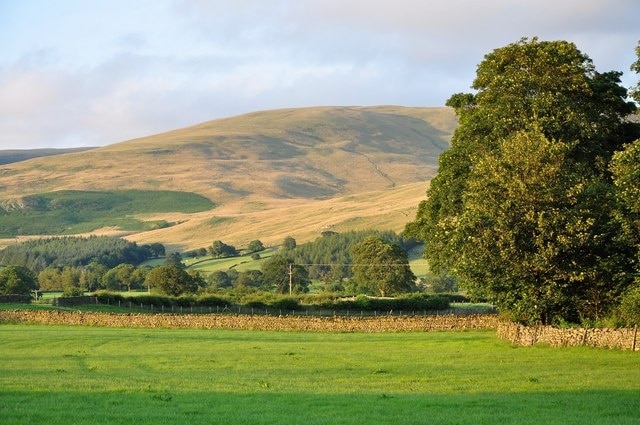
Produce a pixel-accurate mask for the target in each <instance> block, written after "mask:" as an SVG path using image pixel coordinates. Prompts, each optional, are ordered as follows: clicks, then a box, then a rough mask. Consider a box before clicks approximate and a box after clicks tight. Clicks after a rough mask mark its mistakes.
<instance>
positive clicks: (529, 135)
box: [406, 38, 639, 321]
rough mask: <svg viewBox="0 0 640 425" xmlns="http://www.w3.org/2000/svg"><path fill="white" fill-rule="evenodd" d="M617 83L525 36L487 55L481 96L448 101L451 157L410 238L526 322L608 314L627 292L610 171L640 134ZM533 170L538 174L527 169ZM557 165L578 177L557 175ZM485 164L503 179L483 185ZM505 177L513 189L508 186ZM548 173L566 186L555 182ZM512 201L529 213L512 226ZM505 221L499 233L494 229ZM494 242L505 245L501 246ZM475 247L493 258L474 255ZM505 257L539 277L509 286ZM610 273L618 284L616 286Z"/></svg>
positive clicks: (523, 274) (479, 81)
mask: <svg viewBox="0 0 640 425" xmlns="http://www.w3.org/2000/svg"><path fill="white" fill-rule="evenodd" d="M620 75H621V74H620V73H619V72H606V73H599V72H597V71H596V70H595V68H594V67H593V64H592V62H591V59H589V57H588V56H586V55H584V54H583V53H581V52H580V51H579V50H578V49H577V48H576V47H575V45H573V44H572V43H568V42H565V41H552V42H541V41H538V39H536V38H534V39H531V40H528V39H522V40H520V42H518V43H514V44H510V45H508V46H506V47H503V48H499V49H496V50H494V51H493V52H492V53H490V54H488V55H486V56H485V58H484V60H483V61H482V62H481V63H480V65H479V66H478V70H477V76H476V79H475V80H474V83H473V86H472V87H473V88H474V89H475V90H476V93H475V94H456V95H453V96H452V97H451V98H450V99H449V101H448V102H447V104H448V105H449V106H451V107H453V108H454V109H455V111H456V114H457V115H458V117H459V126H458V128H457V129H456V132H455V133H454V136H453V139H452V144H451V148H450V149H449V150H448V151H446V152H445V153H443V154H442V155H441V157H440V169H439V172H438V175H437V176H436V178H434V179H433V180H432V182H431V185H430V187H429V190H428V192H427V195H428V196H427V199H426V200H425V201H423V202H421V203H420V205H419V207H418V213H417V215H416V219H415V221H414V222H412V223H410V224H409V225H407V227H406V234H407V235H409V236H412V237H414V238H416V239H418V240H422V241H424V242H425V243H426V248H425V258H427V259H428V260H429V262H430V266H431V268H432V270H434V271H435V272H436V273H446V272H452V273H454V274H456V275H458V277H461V280H460V283H461V285H463V286H465V287H467V289H470V290H472V291H474V292H476V293H480V292H482V291H486V293H487V294H489V295H491V296H492V297H494V300H495V301H496V302H498V303H500V304H501V305H502V306H503V307H504V308H507V309H510V310H513V311H514V313H515V315H516V316H518V317H521V318H523V317H526V319H525V320H528V321H536V320H541V321H545V320H553V318H554V317H561V318H565V319H568V320H575V319H576V315H579V316H581V317H593V315H596V316H597V315H599V314H600V313H601V312H602V311H603V308H606V306H607V304H608V303H610V302H611V300H612V299H614V298H615V297H616V294H619V292H620V290H621V289H622V288H623V287H624V286H625V285H626V284H628V279H627V278H626V277H624V275H625V274H626V273H627V272H628V270H627V269H628V265H629V262H628V259H627V258H625V257H626V255H627V252H628V239H627V238H626V237H623V238H622V239H621V238H620V233H619V231H620V226H619V224H618V223H616V220H615V219H614V218H612V215H611V211H612V210H614V209H615V208H614V207H615V202H614V200H613V199H612V198H611V196H610V192H611V191H610V189H611V188H610V186H609V176H608V170H607V164H608V162H609V160H610V159H611V157H612V155H613V153H614V152H615V151H616V150H618V149H620V148H621V147H622V146H623V145H624V144H625V143H627V142H629V141H631V140H633V139H635V138H636V137H637V135H638V130H639V127H638V125H637V124H633V123H632V122H630V121H629V120H628V119H627V117H628V116H629V114H631V113H632V112H634V111H635V105H634V104H633V103H632V102H628V101H627V100H626V90H625V89H624V88H623V87H622V86H620ZM509 144H516V145H517V146H516V147H514V149H515V150H511V151H509V147H508V145H509ZM518 149H520V150H521V151H523V152H527V154H531V155H533V157H532V158H531V161H530V162H527V161H524V160H523V161H520V162H518V161H517V160H516V158H515V157H514V155H516V151H517V150H518ZM545 161H551V162H550V163H547V162H545ZM534 163H537V165H538V166H539V167H540V169H539V170H535V169H532V168H527V167H530V166H531V165H532V164H534ZM560 164H562V166H563V167H569V168H568V169H567V170H559V169H557V168H555V167H556V166H559V165H560ZM521 166H522V167H525V169H518V168H517V167H521ZM478 167H480V169H481V170H483V171H484V172H486V173H491V172H493V173H494V174H491V175H489V176H488V177H486V178H485V176H483V175H481V172H480V171H478ZM497 170H501V171H500V172H505V173H506V174H507V175H509V176H511V178H512V179H513V181H512V182H508V181H506V180H505V179H504V178H500V176H498V175H497V173H498V171H497ZM528 171H531V172H532V174H531V176H527V175H526V173H527V172H528ZM545 173H547V174H549V175H551V174H554V173H555V174H556V175H557V177H558V178H560V179H565V180H564V181H553V180H552V179H550V178H549V176H548V175H546V174H545ZM583 173H584V174H583ZM535 179H538V180H540V181H541V182H543V183H544V184H546V185H547V187H540V188H534V189H531V190H530V191H528V192H527V191H524V190H517V189H519V188H518V186H517V185H518V184H520V185H523V186H522V187H528V188H532V187H534V186H535V185H533V186H532V184H533V183H534V181H535ZM522 187H520V189H522ZM536 189H538V190H536ZM510 191H511V192H515V194H517V196H521V198H520V199H517V198H514V196H515V194H514V193H511V192H510ZM487 194H490V195H491V196H493V198H492V201H493V202H494V205H493V207H492V206H491V205H487V204H488V203H489V201H488V200H486V201H483V199H481V196H483V195H485V196H486V195H487ZM549 197H550V198H549ZM554 197H555V198H554ZM536 198H542V199H547V201H546V202H547V204H548V205H550V208H551V209H550V210H548V211H546V212H545V211H542V210H540V209H536V208H533V207H531V208H530V209H528V207H526V205H527V203H530V202H531V200H532V199H536ZM512 204H513V205H516V206H518V207H520V208H522V209H523V211H524V212H527V211H528V213H529V214H532V215H531V216H521V217H518V219H517V220H515V217H516V216H515V214H509V210H510V208H511V205H512ZM492 208H493V209H492ZM498 208H502V209H501V210H498ZM557 208H559V210H558V209H557ZM589 208H590V209H591V212H589V211H588V210H589ZM474 214H475V215H474ZM483 220H486V221H485V222H483ZM536 220H538V221H536ZM496 223H498V224H499V225H500V234H498V233H499V232H498V231H497V230H495V229H492V227H493V226H494V225H496ZM563 225H564V226H567V227H565V228H564V229H562V226H563ZM572 226H573V227H572ZM557 231H560V232H559V233H554V232H557ZM558 235H564V236H562V237H561V236H558ZM491 237H495V238H496V239H495V240H494V243H493V244H490V243H489V239H490V238H491ZM528 237H531V238H532V239H529V240H527V238H528ZM476 238H479V239H480V240H481V241H483V242H484V243H485V245H484V247H485V248H487V249H488V250H487V251H485V252H482V251H481V249H480V248H475V247H474V245H476V244H477V243H478V241H477V240H476ZM563 238H569V239H568V240H565V239H563ZM580 238H582V239H580ZM572 244H575V247H574V248H571V245H572ZM509 250H511V252H509ZM545 250H547V251H545ZM545 255H546V256H547V257H544V256H545ZM501 256H503V257H504V256H506V257H509V258H511V260H514V259H516V258H517V257H518V256H520V257H521V259H522V260H523V261H524V262H525V263H527V262H528V264H529V266H532V267H534V268H533V269H528V268H526V267H519V268H518V269H517V270H513V271H511V272H510V273H509V274H508V278H509V279H510V281H512V282H517V285H516V286H515V287H511V286H509V285H508V283H507V282H506V281H505V279H506V278H505V273H506V272H505V271H504V267H499V268H498V269H495V270H494V269H493V267H495V266H496V265H499V264H500V263H499V261H498V258H501ZM481 258H483V259H481ZM586 259H590V260H592V261H593V263H592V264H588V263H587V261H588V260H586ZM545 263H546V266H547V267H548V272H551V271H557V272H558V274H556V275H554V276H549V274H550V273H546V274H545V273H543V271H542V270H541V268H542V265H543V264H545ZM513 264H515V263H513ZM585 264H586V265H587V266H589V267H588V268H587V270H586V271H585V275H584V276H582V275H579V272H575V273H574V272H573V271H571V267H572V265H585ZM561 276H563V277H561ZM610 276H615V279H612V280H610V281H608V280H607V279H608V277H610ZM621 276H622V277H621ZM483 279H485V280H483ZM536 279H538V283H532V282H534V281H535V280H536ZM576 279H577V280H576ZM483 282H484V283H483ZM500 285H503V286H502V287H500ZM536 285H537V286H540V285H541V287H540V288H539V291H542V292H545V294H546V295H545V297H546V298H544V297H543V299H542V300H541V302H543V305H542V307H541V304H537V303H535V302H534V301H533V299H532V297H534V296H535V294H536V292H535V291H533V289H532V288H533V286H536ZM568 287H570V289H567V288H568ZM527 288H528V289H527ZM523 291H524V292H523ZM527 291H528V292H527ZM505 292H506V293H505ZM509 297H511V299H509ZM566 297H568V299H567V298H566ZM525 298H526V299H525ZM516 301H517V302H516ZM587 301H588V302H587ZM512 302H513V303H512ZM514 303H515V304H514ZM581 303H585V306H586V307H585V308H584V309H581V308H580V307H579V306H580V304H581ZM541 310H544V312H542V311H541Z"/></svg>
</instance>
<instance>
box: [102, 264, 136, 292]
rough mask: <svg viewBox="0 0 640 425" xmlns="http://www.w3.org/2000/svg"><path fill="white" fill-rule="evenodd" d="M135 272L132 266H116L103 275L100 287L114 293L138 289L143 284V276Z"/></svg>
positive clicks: (134, 267)
mask: <svg viewBox="0 0 640 425" xmlns="http://www.w3.org/2000/svg"><path fill="white" fill-rule="evenodd" d="M137 270H138V269H137V267H136V266H134V265H133V264H127V263H123V264H118V265H117V266H115V267H114V268H112V269H111V270H109V271H108V272H106V273H105V274H104V275H103V277H102V286H103V287H104V288H105V289H108V290H114V291H122V290H123V289H126V290H128V291H131V289H139V288H140V287H141V286H142V283H143V282H144V276H141V274H140V273H136V271H137ZM141 279H142V280H141Z"/></svg>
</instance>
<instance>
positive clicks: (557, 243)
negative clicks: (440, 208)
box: [451, 130, 632, 323]
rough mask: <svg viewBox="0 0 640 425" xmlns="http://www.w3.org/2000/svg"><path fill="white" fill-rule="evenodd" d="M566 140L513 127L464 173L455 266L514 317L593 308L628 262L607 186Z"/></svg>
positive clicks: (570, 316) (573, 314)
mask: <svg viewBox="0 0 640 425" xmlns="http://www.w3.org/2000/svg"><path fill="white" fill-rule="evenodd" d="M571 148H572V147H571V144H566V143H561V142H557V141H553V140H548V139H547V138H546V137H545V136H544V135H543V134H541V133H540V132H538V131H535V130H532V131H528V132H521V133H517V134H516V135H514V136H513V137H511V138H509V139H506V140H505V141H503V142H502V143H501V144H500V146H499V148H498V150H497V152H496V153H495V155H487V156H483V157H481V158H479V159H478V160H477V161H475V162H474V167H473V170H472V171H471V173H470V175H469V180H468V186H469V190H468V192H467V193H466V194H465V196H464V203H465V209H464V211H463V212H462V213H461V214H460V216H459V222H458V226H457V230H456V233H455V235H454V237H453V240H452V241H451V242H452V243H453V244H455V245H456V246H457V247H458V255H457V258H456V260H455V269H454V271H455V273H456V274H457V275H458V276H460V277H461V278H462V280H463V282H465V283H466V285H467V289H469V290H471V291H473V292H476V293H478V294H479V295H484V296H488V297H489V298H491V299H492V300H494V302H495V303H496V305H497V306H498V307H499V308H500V309H502V310H508V311H511V312H512V313H513V317H514V318H515V319H516V320H518V321H522V322H529V323H551V322H554V321H556V320H559V319H564V320H572V321H577V320H579V319H580V318H597V317H598V316H600V315H601V314H602V312H603V311H606V310H607V309H608V308H610V307H611V306H612V305H613V304H614V302H615V301H616V299H617V297H618V296H619V295H620V294H621V293H622V291H623V290H624V288H625V287H626V286H627V285H628V284H629V277H630V276H628V275H625V274H620V273H619V272H620V271H624V270H629V269H630V267H631V264H632V261H631V260H632V258H631V255H630V254H631V253H632V251H631V249H630V248H631V244H630V243H629V241H628V240H626V239H624V238H620V234H621V227H620V226H619V225H618V224H617V221H616V220H615V214H614V212H615V209H616V208H615V198H614V196H613V195H612V191H611V190H610V186H609V184H608V183H607V182H605V181H603V179H602V178H601V177H599V176H598V175H597V173H593V171H592V170H590V169H588V168H586V167H584V166H581V164H579V163H576V161H575V160H574V159H571V158H570V157H569V154H570V152H571Z"/></svg>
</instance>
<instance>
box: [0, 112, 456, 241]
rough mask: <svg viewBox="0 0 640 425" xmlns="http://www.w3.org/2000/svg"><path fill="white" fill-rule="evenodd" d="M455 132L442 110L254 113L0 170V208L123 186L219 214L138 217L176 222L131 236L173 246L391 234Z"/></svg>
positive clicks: (145, 213) (419, 195)
mask: <svg viewBox="0 0 640 425" xmlns="http://www.w3.org/2000/svg"><path fill="white" fill-rule="evenodd" d="M455 126H456V118H455V116H454V114H453V112H452V111H451V110H450V109H448V108H403V107H392V106H385V107H322V108H303V109H286V110H276V111H265V112H256V113H253V114H247V115H242V116H238V117H232V118H227V119H221V120H215V121H210V122H205V123H202V124H199V125H196V126H192V127H188V128H184V129H180V130H175V131H171V132H168V133H163V134H159V135H155V136H150V137H145V138H140V139H135V140H130V141H126V142H122V143H117V144H113V145H110V146H106V147H103V148H97V149H92V150H88V151H85V152H78V153H71V154H66V155H57V156H51V157H46V158H37V159H32V160H29V161H23V162H19V163H12V164H6V165H3V166H1V167H0V201H1V202H3V203H9V204H20V203H21V202H22V201H23V199H24V197H25V196H28V195H38V194H43V193H51V192H54V191H60V190H76V191H92V192H114V191H120V190H125V189H127V190H128V189H138V190H169V191H180V192H191V193H195V194H198V195H201V196H204V197H206V198H208V199H210V200H211V201H212V202H214V203H215V204H216V205H217V206H218V208H216V209H215V210H210V211H207V212H201V213H192V212H181V210H180V208H177V207H176V208H175V209H174V211H166V210H163V211H157V212H150V211H137V213H138V215H139V214H143V216H140V217H137V218H139V219H142V220H145V221H149V220H150V221H154V220H155V221H159V220H164V221H167V222H180V223H182V224H180V225H179V226H175V227H174V228H172V229H171V232H163V231H162V230H163V229H159V230H153V231H150V232H147V231H144V232H141V233H140V232H139V231H136V232H137V233H135V234H131V235H130V237H131V238H132V239H134V240H139V241H154V242H163V243H167V244H169V245H175V246H176V247H181V248H190V247H199V246H202V242H204V241H206V242H207V244H208V243H210V242H211V241H212V240H215V239H222V240H228V241H229V242H232V243H234V244H235V245H242V243H243V242H244V241H245V240H246V241H248V240H251V239H256V238H259V239H261V240H265V239H269V242H279V241H280V240H281V238H283V237H284V236H286V235H292V236H294V237H296V238H300V239H303V240H304V239H311V238H313V237H315V235H316V234H317V231H318V229H319V228H322V227H323V226H332V227H335V228H336V229H335V230H339V229H340V228H345V229H352V228H362V227H372V226H378V225H382V226H383V227H384V228H388V229H397V230H399V229H401V228H402V227H403V226H404V223H406V221H407V220H408V219H409V218H410V217H411V215H412V211H411V209H412V208H415V206H417V203H418V202H419V201H420V199H422V198H423V197H424V190H425V183H426V182H427V181H429V180H430V179H431V178H432V177H433V175H434V174H435V172H436V168H437V158H438V155H439V154H440V152H442V151H443V150H444V149H445V148H446V147H447V146H448V143H449V141H450V137H451V134H452V132H453V130H454V128H455ZM385 203H389V204H385ZM133 215H135V214H133ZM45 221H46V219H45ZM5 243H7V242H6V241H5ZM1 244H2V243H1V242H0V245H1Z"/></svg>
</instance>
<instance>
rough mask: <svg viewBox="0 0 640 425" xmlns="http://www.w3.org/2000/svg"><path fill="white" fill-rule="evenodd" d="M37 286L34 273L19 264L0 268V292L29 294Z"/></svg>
mask: <svg viewBox="0 0 640 425" xmlns="http://www.w3.org/2000/svg"><path fill="white" fill-rule="evenodd" d="M37 288H38V282H37V280H36V276H35V274H34V273H33V272H32V271H31V270H29V269H27V268H26V267H21V266H7V267H4V268H3V269H1V270H0V294H20V295H29V294H30V293H31V291H33V290H35V289H37Z"/></svg>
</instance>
